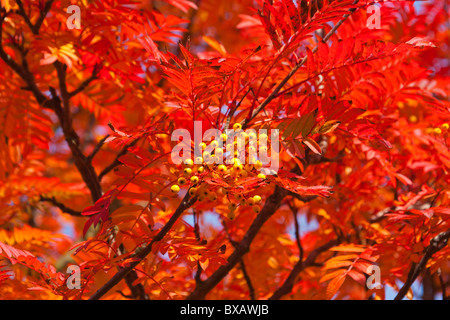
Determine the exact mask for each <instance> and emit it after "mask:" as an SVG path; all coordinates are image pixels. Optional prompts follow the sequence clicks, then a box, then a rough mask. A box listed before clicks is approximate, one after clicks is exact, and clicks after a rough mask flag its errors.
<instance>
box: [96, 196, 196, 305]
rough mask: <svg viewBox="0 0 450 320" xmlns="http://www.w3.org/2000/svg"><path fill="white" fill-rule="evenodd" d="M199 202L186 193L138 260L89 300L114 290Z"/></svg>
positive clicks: (122, 270)
mask: <svg viewBox="0 0 450 320" xmlns="http://www.w3.org/2000/svg"><path fill="white" fill-rule="evenodd" d="M196 200H197V198H196V197H194V198H190V197H189V192H187V193H186V196H185V197H184V198H183V200H182V201H181V203H180V205H179V206H178V208H177V209H176V210H175V212H174V214H173V215H172V217H170V219H169V221H168V222H167V223H166V224H165V225H164V227H162V229H161V230H160V231H159V232H158V234H157V235H156V236H155V237H154V238H153V239H152V241H151V242H150V243H149V244H148V245H147V246H146V247H144V248H143V249H142V250H140V251H139V252H138V253H136V256H135V257H136V260H135V261H134V262H132V263H130V264H129V265H128V266H127V267H124V268H121V269H120V270H119V271H118V272H117V273H116V274H115V275H114V276H113V277H112V278H111V279H109V281H108V282H107V283H105V285H103V287H101V288H100V289H98V290H97V292H95V293H94V294H93V295H92V296H91V297H90V298H89V300H98V299H100V298H101V297H103V296H104V295H105V294H106V293H107V292H108V291H109V290H111V288H113V287H114V286H115V285H116V284H118V283H119V282H120V281H121V280H122V279H123V278H124V277H125V276H126V275H127V274H128V273H129V272H130V271H132V270H133V269H134V268H135V267H136V266H137V265H138V264H139V263H141V261H142V260H143V259H144V258H145V257H146V256H147V255H148V254H149V253H150V252H151V251H152V248H153V245H154V244H155V242H158V241H161V240H162V239H163V238H164V237H165V236H166V234H167V233H168V232H169V230H170V229H171V228H172V226H173V225H174V224H175V222H176V221H177V220H178V218H179V217H180V216H181V214H182V213H183V212H184V211H185V210H186V209H188V208H189V207H190V206H192V204H194V202H195V201H196Z"/></svg>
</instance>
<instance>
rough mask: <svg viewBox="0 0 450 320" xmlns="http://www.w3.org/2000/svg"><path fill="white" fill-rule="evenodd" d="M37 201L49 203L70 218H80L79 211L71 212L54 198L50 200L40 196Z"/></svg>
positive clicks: (71, 210)
mask: <svg viewBox="0 0 450 320" xmlns="http://www.w3.org/2000/svg"><path fill="white" fill-rule="evenodd" d="M39 200H40V201H45V202H50V203H51V204H53V205H54V206H55V207H58V208H59V209H61V211H62V212H65V213H68V214H70V215H71V216H75V217H82V215H81V211H77V210H73V209H71V208H68V207H66V206H65V205H64V204H63V203H61V202H59V201H57V200H56V199H55V198H54V197H51V198H50V197H45V196H42V195H41V196H40V198H39Z"/></svg>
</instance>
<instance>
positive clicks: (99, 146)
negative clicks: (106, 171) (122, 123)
mask: <svg viewBox="0 0 450 320" xmlns="http://www.w3.org/2000/svg"><path fill="white" fill-rule="evenodd" d="M108 138H109V134H107V135H106V136H104V137H103V138H102V140H100V141H99V142H98V143H97V145H96V146H95V148H94V150H92V152H91V154H90V155H88V156H87V161H89V162H92V159H93V158H94V157H95V155H96V154H97V152H99V151H100V149H101V148H102V146H103V145H104V144H105V141H106V139H108ZM99 179H100V177H99Z"/></svg>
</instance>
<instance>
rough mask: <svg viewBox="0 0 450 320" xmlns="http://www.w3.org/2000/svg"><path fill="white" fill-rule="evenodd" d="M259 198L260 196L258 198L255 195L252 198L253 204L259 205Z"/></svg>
mask: <svg viewBox="0 0 450 320" xmlns="http://www.w3.org/2000/svg"><path fill="white" fill-rule="evenodd" d="M261 200H262V199H261V197H260V196H258V195H256V196H253V201H254V202H255V204H259V203H261Z"/></svg>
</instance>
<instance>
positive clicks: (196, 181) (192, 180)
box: [191, 176, 198, 184]
mask: <svg viewBox="0 0 450 320" xmlns="http://www.w3.org/2000/svg"><path fill="white" fill-rule="evenodd" d="M191 182H192V183H193V184H197V183H198V177H197V176H192V177H191Z"/></svg>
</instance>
